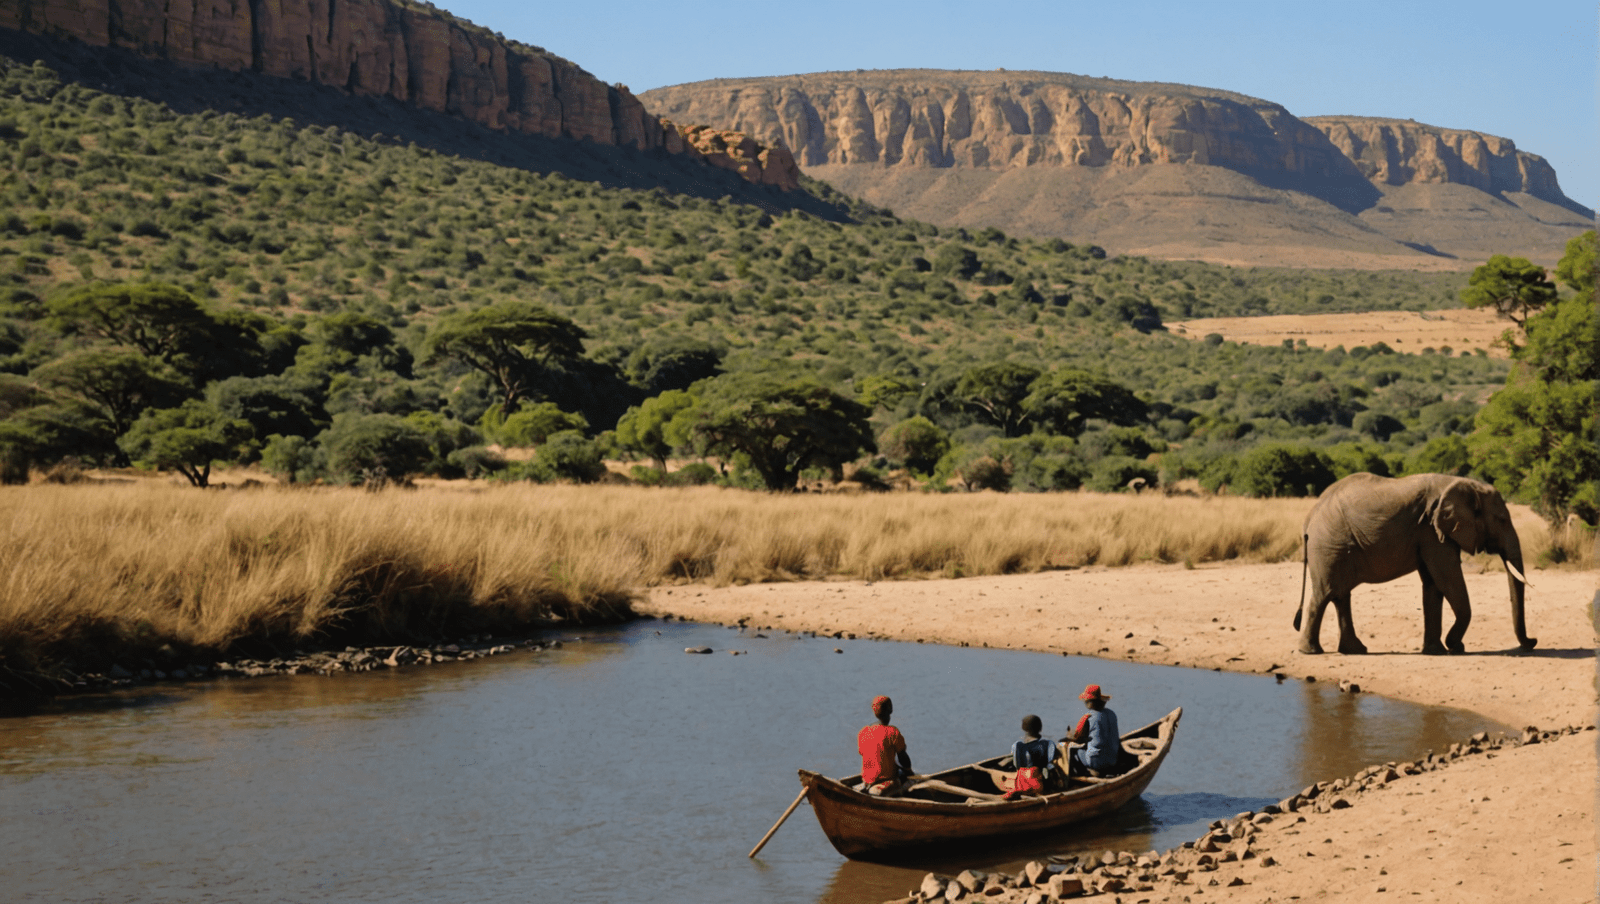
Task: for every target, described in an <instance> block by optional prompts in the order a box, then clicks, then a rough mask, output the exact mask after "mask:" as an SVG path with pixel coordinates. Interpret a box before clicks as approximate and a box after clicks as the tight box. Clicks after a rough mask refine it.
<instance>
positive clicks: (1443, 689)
mask: <svg viewBox="0 0 1600 904" xmlns="http://www.w3.org/2000/svg"><path fill="white" fill-rule="evenodd" d="M1529 577H1530V580H1531V585H1530V588H1529V591H1528V598H1527V622H1528V626H1529V627H1528V630H1529V633H1530V634H1532V635H1533V636H1535V637H1537V638H1539V646H1538V648H1537V649H1536V650H1535V651H1534V652H1533V653H1532V654H1528V655H1520V654H1518V653H1516V652H1515V650H1516V641H1515V638H1514V636H1513V634H1512V630H1511V617H1510V612H1509V605H1508V604H1507V601H1506V600H1507V589H1506V581H1505V576H1504V574H1501V573H1488V574H1471V575H1468V578H1467V581H1468V589H1469V591H1470V593H1471V595H1472V599H1473V600H1474V601H1475V606H1474V613H1473V620H1472V627H1471V629H1470V630H1469V631H1468V633H1467V636H1466V643H1467V650H1468V653H1467V654H1466V655H1461V656H1448V657H1435V656H1422V655H1420V654H1419V653H1417V652H1416V651H1417V650H1419V649H1420V648H1421V634H1422V612H1421V602H1420V599H1421V592H1420V585H1419V582H1418V580H1417V579H1416V578H1415V577H1408V578H1402V579H1400V580H1398V581H1394V582H1391V583H1389V584H1384V585H1380V586H1375V587H1368V586H1363V587H1360V588H1358V589H1357V591H1356V594H1355V599H1354V601H1353V602H1354V608H1355V623H1356V629H1357V631H1358V632H1359V633H1360V636H1361V639H1362V640H1363V641H1364V642H1365V643H1366V644H1367V647H1368V649H1369V650H1370V653H1369V654H1368V655H1366V656H1341V655H1338V654H1324V655H1321V656H1307V655H1302V654H1299V653H1296V652H1295V651H1294V650H1295V645H1296V640H1297V636H1296V634H1295V632H1294V630H1293V628H1292V626H1291V624H1290V621H1291V619H1292V618H1293V615H1294V610H1295V606H1296V601H1297V599H1298V595H1299V590H1300V566H1299V563H1278V564H1271V565H1221V566H1202V567H1200V568H1197V569H1192V570H1190V569H1185V568H1183V567H1182V566H1136V567H1129V568H1117V569H1104V568H1089V569H1083V570H1077V571H1064V572H1062V571H1057V572H1045V573H1040V574H1028V575H1012V576H1002V577H982V578H967V579H960V580H928V581H896V582H877V583H870V582H863V581H841V582H797V583H789V584H762V585H748V586H741V587H722V588H711V587H700V586H679V587H668V588H659V589H657V590H655V591H653V592H652V593H651V594H650V596H649V598H648V600H647V601H646V602H645V603H644V604H643V605H642V606H641V607H640V608H641V609H642V610H643V611H646V612H651V613H654V614H658V615H659V614H665V613H671V614H673V615H676V616H680V617H684V618H689V619H693V620H697V621H704V622H719V623H726V624H731V623H734V622H737V621H739V620H740V619H748V622H749V624H751V625H763V626H765V625H770V626H772V627H774V628H778V629H784V630H793V631H816V632H818V633H828V634H831V633H834V632H836V631H845V632H850V633H854V634H856V635H858V636H870V637H882V638H888V639H895V640H918V639H921V640H924V641H926V642H929V643H944V644H961V643H966V644H969V645H971V646H983V645H988V646H991V647H998V648H1008V647H1009V648H1013V649H1032V650H1040V651H1048V652H1065V653H1071V654H1075V655H1085V656H1099V657H1103V658H1108V659H1119V660H1123V661H1129V662H1145V663H1153V664H1159V665H1180V666H1186V667H1193V668H1205V669H1212V668H1221V669H1225V670H1229V671H1238V672H1256V673H1266V672H1270V671H1276V672H1279V673H1281V674H1284V675H1287V676H1290V677H1293V678H1299V679H1303V678H1304V677H1305V676H1307V675H1310V676H1315V677H1316V678H1317V679H1318V680H1320V681H1351V682H1355V683H1357V684H1359V685H1361V688H1362V690H1363V691H1364V692H1372V693H1379V694H1384V695H1387V696H1390V697H1396V698H1400V699H1406V700H1411V701H1415V702H1418V703H1426V704H1437V705H1445V706H1455V707H1461V708H1464V709H1469V710H1473V711H1475V712H1478V713H1480V714H1482V715H1484V716H1487V717H1489V718H1491V719H1494V720H1496V721H1499V722H1503V723H1506V724H1509V725H1512V726H1517V727H1525V726H1537V727H1538V728H1541V729H1555V728H1561V727H1564V726H1568V725H1592V724H1594V723H1595V718H1596V709H1595V645H1596V644H1595V627H1594V625H1593V624H1592V623H1591V621H1590V609H1589V607H1590V603H1591V601H1592V600H1593V599H1594V598H1595V594H1596V578H1597V574H1596V573H1595V572H1581V571H1535V572H1534V573H1533V574H1531V575H1529ZM1445 619H1446V622H1445V623H1446V626H1448V625H1449V620H1450V615H1449V614H1448V610H1447V612H1446V615H1445ZM1323 631H1324V633H1323V638H1322V640H1323V646H1324V647H1325V648H1328V649H1332V648H1334V646H1335V645H1336V644H1337V626H1336V625H1335V624H1334V619H1333V616H1332V613H1331V612H1330V613H1329V616H1328V618H1327V619H1326V621H1325V624H1324V628H1323ZM1130 633H1131V634H1132V635H1133V636H1132V637H1131V638H1130V637H1128V636H1127V635H1128V634H1130ZM1019 638H1026V640H1020V639H1019ZM1597 736H1600V733H1597V732H1586V733H1583V734H1578V735H1572V736H1567V737H1563V738H1560V739H1558V740H1555V741H1552V742H1549V743H1546V744H1542V745H1532V746H1528V747H1522V748H1516V749H1511V750H1507V751H1502V752H1499V753H1497V754H1496V755H1495V757H1494V758H1487V757H1475V758H1472V759H1471V760H1470V761H1465V760H1464V761H1462V762H1460V763H1456V764H1454V765H1452V766H1450V767H1449V768H1446V769H1443V770H1440V771H1438V772H1428V773H1425V774H1423V775H1420V776H1408V777H1406V778H1405V779H1404V780H1402V781H1401V782H1399V783H1396V784H1395V785H1394V786H1393V788H1392V789H1388V790H1387V791H1386V793H1383V794H1367V795H1364V796H1363V797H1361V798H1360V799H1359V802H1358V803H1357V805H1356V806H1355V807H1352V808H1351V809H1349V810H1338V811H1335V812H1332V813H1328V814H1312V815H1311V816H1310V817H1309V820H1308V821H1307V822H1305V823H1295V822H1291V821H1289V820H1283V821H1281V822H1280V823H1278V824H1277V825H1275V826H1273V827H1271V828H1270V830H1269V831H1268V833H1267V836H1266V837H1267V843H1268V844H1269V845H1277V846H1281V847H1282V849H1283V851H1284V852H1285V853H1284V854H1277V853H1275V854H1274V857H1275V859H1276V860H1277V861H1278V863H1279V864H1280V865H1281V866H1282V867H1283V868H1282V869H1278V870H1270V869H1261V868H1259V867H1258V866H1257V865H1256V862H1255V861H1253V860H1252V861H1244V862H1241V863H1239V864H1228V865H1226V867H1225V868H1224V869H1223V870H1219V871H1218V872H1217V873H1216V874H1214V875H1215V876H1218V877H1221V878H1222V884H1220V885H1218V886H1194V885H1188V886H1182V887H1174V888H1169V889H1166V890H1165V891H1158V892H1154V893H1150V894H1147V895H1146V894H1140V895H1135V896H1133V897H1130V898H1127V900H1129V901H1133V900H1138V899H1141V898H1148V900H1150V901H1152V902H1155V901H1161V900H1163V899H1166V900H1171V901H1182V900H1185V899H1186V898H1191V896H1192V898H1191V899H1192V900H1194V901H1229V902H1231V901H1287V900H1294V899H1298V900H1302V901H1369V900H1373V899H1374V897H1375V896H1377V895H1379V892H1378V891H1377V889H1378V888H1379V887H1380V885H1381V886H1382V887H1383V888H1384V889H1385V891H1384V892H1383V893H1382V895H1383V896H1384V897H1381V898H1379V899H1380V900H1382V899H1387V896H1389V895H1394V896H1396V899H1397V900H1407V901H1410V900H1421V901H1466V900H1485V901H1517V900H1529V901H1532V900H1539V901H1589V900H1595V895H1596V885H1595V879H1596V876H1595V865H1596V850H1597V845H1596V830H1595V820H1594V816H1595V796H1596V788H1597V785H1596V778H1597V773H1596V755H1595V739H1596V737H1597ZM1463 740H1465V739H1463ZM1312 835H1315V836H1316V837H1315V838H1314V839H1311V838H1310V836H1312ZM1308 839H1309V840H1314V841H1315V845H1312V847H1314V848H1315V851H1314V855H1313V856H1305V852H1304V851H1297V850H1296V845H1299V846H1306V845H1307V844H1308V843H1309V842H1308ZM1324 839H1331V840H1328V841H1324ZM1308 849H1310V848H1308ZM1379 855H1381V861H1375V860H1374V859H1373V858H1374V857H1378V856H1379ZM1227 867H1232V868H1233V871H1234V872H1236V873H1237V874H1238V875H1240V876H1241V877H1243V878H1244V879H1245V881H1246V884H1244V885H1239V886H1233V887H1229V886H1227V884H1226V883H1227V881H1228V878H1229V870H1228V868H1227ZM1378 870H1385V872H1384V873H1381V874H1380V873H1379V872H1378ZM1458 882H1459V883H1460V884H1459V885H1458Z"/></svg>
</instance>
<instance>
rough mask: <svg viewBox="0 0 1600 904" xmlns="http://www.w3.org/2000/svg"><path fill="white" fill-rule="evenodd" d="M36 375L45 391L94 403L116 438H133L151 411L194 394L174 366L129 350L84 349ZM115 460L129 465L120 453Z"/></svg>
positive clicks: (41, 369) (37, 371)
mask: <svg viewBox="0 0 1600 904" xmlns="http://www.w3.org/2000/svg"><path fill="white" fill-rule="evenodd" d="M33 375H34V376H35V377H36V378H37V379H38V380H39V382H40V383H41V384H42V385H44V386H46V387H48V388H50V389H53V390H56V391H58V392H63V393H65V394H67V395H68V396H69V397H75V398H76V399H78V400H80V401H83V402H86V403H88V405H89V406H90V407H91V408H92V409H93V410H94V411H95V412H96V413H97V414H98V415H99V416H100V417H101V418H102V419H103V420H104V421H105V423H106V425H107V426H108V427H109V428H110V430H111V434H112V436H113V437H115V438H120V437H121V436H122V435H123V434H124V433H127V432H128V428H129V427H130V426H132V425H133V422H134V420H135V419H136V418H138V416H139V414H140V413H141V412H143V411H144V410H145V409H146V408H150V407H153V406H158V405H167V404H171V403H173V402H176V401H178V400H180V399H182V398H183V397H184V396H185V395H186V394H187V393H188V389H189V387H188V383H187V382H186V381H185V380H184V379H183V378H182V377H181V376H179V374H178V373H177V372H176V371H175V370H173V369H172V368H171V367H170V366H168V365H166V364H163V363H161V362H160V361H158V360H152V359H150V358H147V357H145V356H144V355H142V354H140V353H138V352H134V351H128V350H126V349H112V348H88V349H82V350H80V351H76V352H73V353H72V354H69V355H66V356H65V357H61V358H57V359H56V360H54V361H51V362H50V363H49V364H46V365H44V366H43V367H40V368H39V369H38V370H36V371H34V373H33ZM115 457H116V460H117V464H119V465H122V466H126V465H127V464H128V463H129V462H128V458H127V455H126V453H124V452H123V451H122V450H121V449H120V448H119V449H118V450H117V451H116V453H115Z"/></svg>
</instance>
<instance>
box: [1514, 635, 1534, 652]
mask: <svg viewBox="0 0 1600 904" xmlns="http://www.w3.org/2000/svg"><path fill="white" fill-rule="evenodd" d="M1538 645H1539V638H1537V637H1530V638H1528V639H1527V640H1524V641H1523V642H1522V643H1520V644H1518V646H1520V647H1522V650H1523V652H1527V651H1528V650H1531V649H1533V648H1534V647H1536V646H1538Z"/></svg>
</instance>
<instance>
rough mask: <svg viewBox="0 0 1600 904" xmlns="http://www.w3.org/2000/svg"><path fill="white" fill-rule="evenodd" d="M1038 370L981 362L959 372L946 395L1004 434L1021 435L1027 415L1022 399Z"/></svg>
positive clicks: (1015, 365)
mask: <svg viewBox="0 0 1600 904" xmlns="http://www.w3.org/2000/svg"><path fill="white" fill-rule="evenodd" d="M1039 373H1040V371H1039V368H1037V367H1034V366H1032V365H1030V364H1019V363H1016V362H1013V361H1001V362H999V363H998V364H985V365H982V366H980V367H974V368H972V369H971V370H969V371H967V372H966V373H964V374H962V375H961V378H960V379H959V380H957V381H956V384H955V386H954V387H953V388H952V389H951V392H950V395H951V398H952V399H954V400H955V401H957V402H960V403H961V404H962V405H963V406H965V407H966V408H967V409H969V410H971V411H972V412H973V413H975V414H977V415H978V416H979V417H981V418H983V419H984V420H986V421H988V422H990V423H991V424H994V425H995V426H996V427H999V428H1000V429H1001V430H1002V431H1004V432H1005V435H1006V436H1021V435H1022V433H1023V432H1024V431H1023V429H1022V428H1023V425H1024V424H1025V423H1027V421H1028V419H1029V417H1030V413H1029V411H1028V406H1027V405H1026V404H1025V401H1026V399H1027V398H1028V393H1029V392H1030V391H1031V389H1032V386H1033V382H1034V381H1035V380H1037V379H1038V378H1039Z"/></svg>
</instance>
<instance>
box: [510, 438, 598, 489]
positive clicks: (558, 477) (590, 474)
mask: <svg viewBox="0 0 1600 904" xmlns="http://www.w3.org/2000/svg"><path fill="white" fill-rule="evenodd" d="M605 475H606V465H605V462H604V461H603V460H602V459H601V457H600V450H599V449H597V448H595V444H594V441H593V440H591V439H589V438H587V437H585V436H584V435H583V434H582V433H581V432H579V431H577V430H563V431H561V432H559V433H555V434H552V435H551V436H550V437H549V439H547V440H545V443H544V445H542V446H540V447H539V448H538V450H537V451H535V452H534V453H533V458H532V459H531V460H530V461H528V463H527V469H526V476H527V478H528V479H530V480H533V481H535V482H536V483H554V482H558V481H560V482H570V483H594V482H595V481H597V480H599V479H600V478H602V477H604V476H605Z"/></svg>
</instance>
